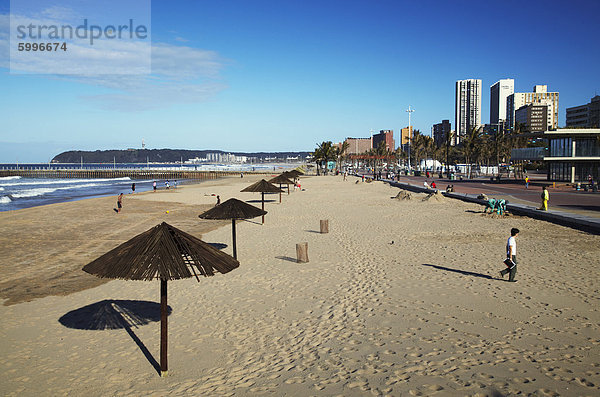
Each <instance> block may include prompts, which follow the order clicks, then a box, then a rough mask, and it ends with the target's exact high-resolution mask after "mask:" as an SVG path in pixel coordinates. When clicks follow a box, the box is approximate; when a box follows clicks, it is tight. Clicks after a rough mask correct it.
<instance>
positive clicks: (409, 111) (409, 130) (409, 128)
mask: <svg viewBox="0 0 600 397" xmlns="http://www.w3.org/2000/svg"><path fill="white" fill-rule="evenodd" d="M406 111H407V112H408V170H409V172H410V138H411V135H412V127H411V124H410V114H411V113H412V112H414V111H415V110H414V109H411V108H410V105H408V109H406Z"/></svg>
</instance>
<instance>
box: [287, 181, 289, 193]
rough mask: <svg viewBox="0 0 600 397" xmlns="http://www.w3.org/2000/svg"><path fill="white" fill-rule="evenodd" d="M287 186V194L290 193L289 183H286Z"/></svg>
mask: <svg viewBox="0 0 600 397" xmlns="http://www.w3.org/2000/svg"><path fill="white" fill-rule="evenodd" d="M287 188H288V194H290V184H289V183H288V184H287Z"/></svg>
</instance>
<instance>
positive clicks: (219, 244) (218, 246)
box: [208, 243, 228, 250]
mask: <svg viewBox="0 0 600 397" xmlns="http://www.w3.org/2000/svg"><path fill="white" fill-rule="evenodd" d="M208 245H210V246H211V247H213V248H216V249H218V250H223V249H225V248H227V247H228V245H227V244H225V243H208Z"/></svg>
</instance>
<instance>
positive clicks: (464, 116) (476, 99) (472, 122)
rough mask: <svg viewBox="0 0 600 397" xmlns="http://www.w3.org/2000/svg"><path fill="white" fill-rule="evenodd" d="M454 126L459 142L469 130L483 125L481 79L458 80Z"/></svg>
mask: <svg viewBox="0 0 600 397" xmlns="http://www.w3.org/2000/svg"><path fill="white" fill-rule="evenodd" d="M454 126H455V128H456V143H457V144H459V143H460V142H461V140H462V137H464V136H465V135H466V134H467V133H468V132H469V131H471V129H472V128H474V127H479V126H481V80H480V79H468V80H458V81H457V82H456V96H455V111H454Z"/></svg>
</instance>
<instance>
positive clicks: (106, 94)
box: [0, 0, 600, 163]
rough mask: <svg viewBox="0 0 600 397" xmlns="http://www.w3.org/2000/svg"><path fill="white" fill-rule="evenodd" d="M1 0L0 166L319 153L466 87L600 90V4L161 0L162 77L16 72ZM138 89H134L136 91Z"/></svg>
mask: <svg viewBox="0 0 600 397" xmlns="http://www.w3.org/2000/svg"><path fill="white" fill-rule="evenodd" d="M8 15H9V5H8V2H7V1H6V0H0V62H1V63H0V119H1V120H2V123H1V124H0V162H10V163H13V162H15V161H16V160H17V159H18V160H19V161H20V162H46V161H48V160H49V159H50V158H52V157H53V156H54V155H56V154H58V153H59V152H60V151H63V150H70V149H82V150H96V149H124V148H128V147H139V146H140V145H141V141H142V138H143V139H145V141H146V145H147V147H148V148H184V149H221V150H226V151H284V150H285V151H287V150H290V151H294V150H312V149H313V148H314V147H315V144H316V143H317V142H321V141H323V140H331V141H334V142H338V141H342V140H343V139H344V138H346V137H348V136H352V137H367V136H369V134H370V130H371V129H373V130H375V131H378V130H380V129H393V130H394V131H395V132H397V131H398V130H399V129H400V128H401V127H404V126H406V125H407V124H408V116H407V113H406V111H405V110H406V109H407V108H408V106H409V105H411V106H412V107H413V108H414V109H416V111H415V112H414V113H413V115H412V121H413V125H414V127H415V128H418V129H420V130H421V131H422V132H425V133H429V132H430V129H431V126H432V125H433V124H434V123H438V122H440V121H441V120H442V119H449V120H450V121H451V123H452V127H453V128H454V84H455V81H456V80H458V79H466V78H479V79H482V81H483V109H482V122H483V123H486V122H489V86H490V85H492V84H493V83H494V82H496V81H497V80H499V79H502V78H514V79H515V90H516V91H517V92H528V91H531V89H532V87H533V85H535V84H547V85H548V89H549V90H550V91H558V92H560V102H559V107H560V113H559V115H560V116H559V124H560V125H564V122H565V109H566V108H567V107H571V106H576V105H580V104H584V103H587V102H589V100H590V98H591V97H592V96H594V95H595V94H600V73H599V72H598V70H599V67H600V66H599V65H600V40H599V39H598V37H597V36H598V29H597V26H598V15H600V2H599V1H597V0H590V1H577V0H575V1H569V2H566V1H411V2H403V1H285V0H277V1H275V0H274V1H246V0H243V1H226V0H225V1H153V2H152V26H151V33H152V45H153V58H152V61H153V76H151V77H149V78H148V77H147V78H142V79H135V80H128V77H126V76H125V77H123V76H116V77H115V76H102V77H101V78H93V77H89V76H86V77H77V76H60V75H56V76H55V75H19V74H11V73H10V72H9V68H8V31H9V27H8V25H9V24H8V19H9V18H8ZM132 81H133V82H132Z"/></svg>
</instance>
